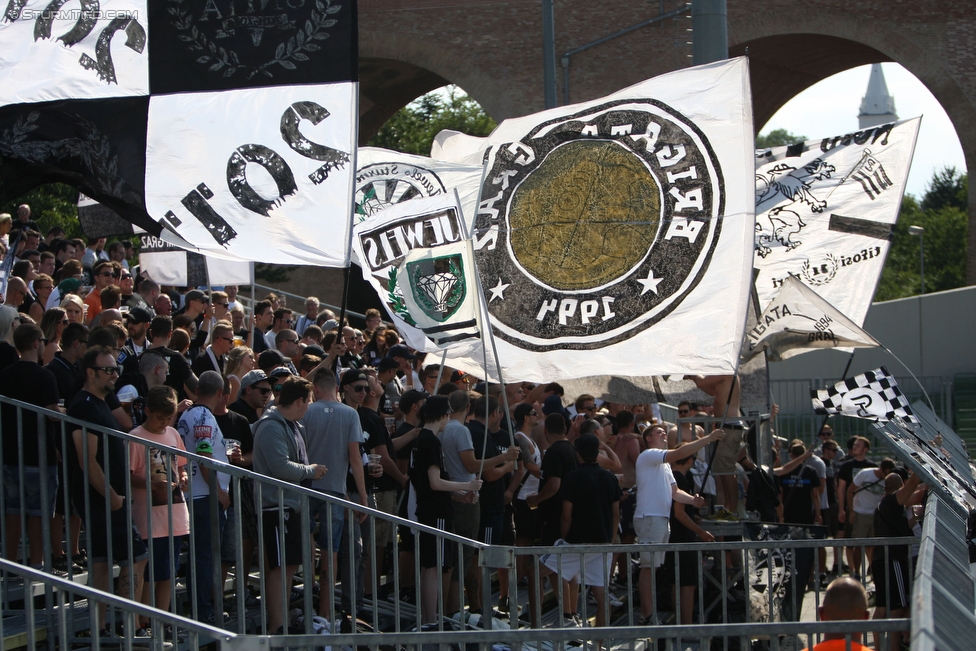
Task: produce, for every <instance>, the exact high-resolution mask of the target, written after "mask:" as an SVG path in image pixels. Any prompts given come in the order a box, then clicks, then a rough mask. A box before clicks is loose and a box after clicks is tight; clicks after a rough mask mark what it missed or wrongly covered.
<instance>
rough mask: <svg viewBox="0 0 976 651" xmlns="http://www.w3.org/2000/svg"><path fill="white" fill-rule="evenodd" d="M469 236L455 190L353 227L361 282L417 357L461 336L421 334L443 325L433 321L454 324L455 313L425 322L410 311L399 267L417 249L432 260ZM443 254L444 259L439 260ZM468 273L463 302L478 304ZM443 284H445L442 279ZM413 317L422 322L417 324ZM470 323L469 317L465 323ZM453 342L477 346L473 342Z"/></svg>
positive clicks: (379, 213) (425, 318) (419, 314)
mask: <svg viewBox="0 0 976 651" xmlns="http://www.w3.org/2000/svg"><path fill="white" fill-rule="evenodd" d="M467 232H468V231H467V228H466V227H465V223H464V217H463V215H462V213H461V205H460V201H459V199H458V195H457V193H456V192H454V191H453V190H452V191H451V192H445V193H441V194H438V195H435V196H432V197H426V198H417V199H411V200H409V201H401V202H399V203H396V204H393V205H391V206H388V207H386V208H383V209H381V210H378V211H377V212H375V213H373V214H371V215H370V217H369V218H368V219H366V220H364V221H362V222H360V223H358V224H356V225H355V226H354V227H353V254H354V255H355V256H356V258H357V259H358V260H359V261H360V265H361V267H362V270H363V278H364V279H365V280H366V281H367V282H368V283H370V284H371V285H372V286H373V288H374V289H375V290H376V293H377V294H379V296H380V298H381V299H383V304H384V306H385V307H386V310H387V312H388V313H389V315H390V319H391V321H392V322H393V325H395V326H396V329H397V331H398V332H399V333H400V334H401V335H402V336H403V338H404V339H405V340H406V342H407V344H408V345H409V346H410V347H411V348H414V349H416V350H418V351H421V352H428V353H430V352H436V351H438V350H442V348H443V347H442V346H441V344H439V343H437V340H439V339H441V338H444V337H447V336H451V335H458V334H461V333H460V332H450V329H446V330H443V331H441V332H439V333H437V335H438V336H437V338H436V339H435V338H432V337H431V336H428V335H427V334H425V332H424V330H423V329H422V328H424V327H429V328H434V327H436V325H435V324H436V323H439V324H440V325H445V323H444V322H440V321H437V319H438V318H440V319H444V320H445V322H446V321H448V320H449V321H450V322H451V323H453V322H454V320H455V319H454V313H455V311H456V310H448V312H450V314H449V315H447V316H444V313H443V312H441V313H440V315H439V316H438V315H436V313H435V316H429V315H425V314H424V312H423V310H420V311H418V310H417V309H411V308H410V307H409V306H408V303H407V296H406V295H407V294H408V293H411V290H410V289H408V287H407V283H406V282H405V281H404V276H403V273H404V272H403V271H402V269H401V268H402V264H403V262H404V261H405V260H406V259H407V257H408V255H409V254H410V253H411V251H414V250H418V249H419V250H422V251H430V252H431V254H432V255H433V256H434V257H439V256H441V255H448V256H450V255H451V254H452V252H453V251H454V250H455V248H454V246H455V245H459V244H463V243H464V242H465V241H466V240H467ZM442 251H443V252H445V253H443V254H442V253H441V252H442ZM467 260H468V262H467V263H466V264H470V258H468V259H467ZM411 269H414V268H413V267H411ZM471 269H473V267H471V266H467V267H464V273H465V274H466V275H467V278H465V283H466V284H465V285H463V286H464V287H465V291H466V292H467V294H466V295H467V296H468V298H467V299H465V300H474V301H475V304H477V297H478V294H477V293H475V292H473V291H471V290H470V289H468V285H467V283H469V282H474V281H473V280H471V279H470V277H471V272H470V270H471ZM418 273H420V272H418ZM445 273H450V265H447V267H446V271H445ZM426 275H430V274H426ZM442 280H444V282H446V281H447V279H446V277H444V278H442ZM431 282H432V281H431ZM442 285H443V283H442ZM431 289H432V290H434V289H435V288H433V287H432V288H431ZM435 293H436V291H435ZM449 298H450V300H449V301H448V302H450V303H451V304H452V305H453V302H454V300H455V298H454V297H449ZM439 302H441V303H443V305H446V304H447V303H445V302H443V301H439ZM415 304H416V299H415ZM435 307H436V306H435ZM459 309H460V308H459ZM415 317H420V318H421V319H422V320H421V321H420V322H418V321H416V320H415ZM470 318H472V317H468V318H467V319H464V320H470ZM457 341H469V342H472V343H475V344H477V337H476V338H473V339H472V338H465V339H463V340H457ZM452 343H453V342H452ZM475 349H476V350H475ZM475 349H473V350H472V351H471V354H476V355H478V356H479V359H480V357H481V355H482V353H481V349H480V344H479V345H476V346H475Z"/></svg>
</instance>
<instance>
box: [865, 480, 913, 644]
mask: <svg viewBox="0 0 976 651" xmlns="http://www.w3.org/2000/svg"><path fill="white" fill-rule="evenodd" d="M920 485H921V479H920V478H919V476H918V475H916V474H914V473H913V474H912V475H911V476H909V478H908V481H903V480H902V478H901V476H900V475H899V474H898V473H894V472H893V473H890V474H889V475H888V476H887V477H885V480H884V488H885V496H884V497H882V498H881V504H879V505H878V508H877V510H875V512H874V534H875V536H878V537H880V538H892V537H901V536H912V535H914V534H913V533H912V528H911V526H910V525H909V523H908V516H907V515H906V514H905V508H906V507H908V506H911V505H912V504H917V503H919V502H920V501H921V499H922V497H924V495H925V490H924V486H923V489H922V490H918V488H919V486H920ZM908 553H909V549H908V545H889V546H888V547H887V548H884V549H883V548H881V547H875V549H874V556H873V557H872V560H871V573H872V576H873V577H874V586H875V590H876V591H875V595H876V597H875V606H876V608H875V610H874V619H883V618H885V617H892V618H900V617H908V607H909V599H910V598H911V592H910V586H909V581H910V580H911V569H912V568H911V567H910V565H909V562H908ZM891 636H892V637H891V648H892V649H900V648H901V636H902V632H901V631H892V634H891ZM874 647H875V648H876V649H880V648H881V640H880V639H879V635H878V634H877V633H875V634H874Z"/></svg>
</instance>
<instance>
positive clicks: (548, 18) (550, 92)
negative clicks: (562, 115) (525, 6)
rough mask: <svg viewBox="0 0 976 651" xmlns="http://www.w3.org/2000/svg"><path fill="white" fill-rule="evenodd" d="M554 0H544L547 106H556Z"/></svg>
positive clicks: (543, 77) (543, 40)
mask: <svg viewBox="0 0 976 651" xmlns="http://www.w3.org/2000/svg"><path fill="white" fill-rule="evenodd" d="M552 3H553V0H542V85H543V91H544V93H543V94H544V101H545V107H546V108H547V109H551V108H555V106H556V18H555V14H554V12H553V8H552Z"/></svg>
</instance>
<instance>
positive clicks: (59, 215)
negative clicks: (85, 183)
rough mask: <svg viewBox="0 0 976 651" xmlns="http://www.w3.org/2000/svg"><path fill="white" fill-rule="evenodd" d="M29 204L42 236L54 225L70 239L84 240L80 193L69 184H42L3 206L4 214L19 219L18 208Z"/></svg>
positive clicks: (0, 206)
mask: <svg viewBox="0 0 976 651" xmlns="http://www.w3.org/2000/svg"><path fill="white" fill-rule="evenodd" d="M22 203H26V204H27V205H28V206H30V207H31V217H32V218H33V219H34V221H36V222H37V225H38V226H40V227H41V231H42V232H41V236H44V235H46V234H47V231H48V230H49V229H51V228H53V227H54V226H60V227H61V228H63V229H64V232H65V233H66V234H67V236H68V237H82V238H83V237H84V233H82V232H81V223H80V222H79V221H78V191H77V190H76V189H74V188H73V187H71V186H70V185H67V184H65V183H47V184H44V185H39V186H37V187H36V188H34V189H33V190H30V191H29V192H27V193H26V194H24V195H22V196H20V197H17V198H16V199H14V200H13V201H8V202H7V203H5V204H3V205H0V212H6V213H10V214H11V215H12V216H13V217H14V219H17V206H19V205H20V204H22Z"/></svg>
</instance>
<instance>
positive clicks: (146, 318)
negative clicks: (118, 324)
mask: <svg viewBox="0 0 976 651" xmlns="http://www.w3.org/2000/svg"><path fill="white" fill-rule="evenodd" d="M128 318H129V320H130V321H132V322H133V323H152V320H153V315H152V312H150V311H149V309H148V308H145V307H143V306H141V305H136V306H135V307H133V308H129V316H128Z"/></svg>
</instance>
